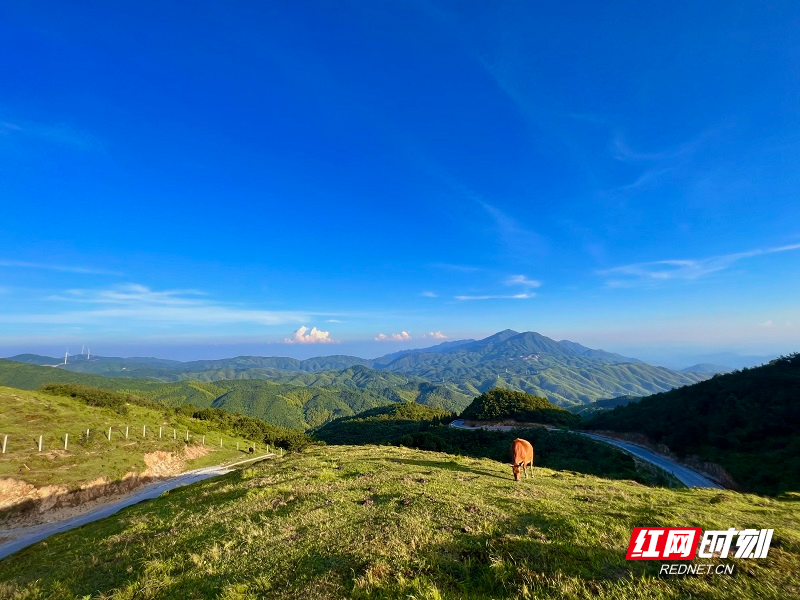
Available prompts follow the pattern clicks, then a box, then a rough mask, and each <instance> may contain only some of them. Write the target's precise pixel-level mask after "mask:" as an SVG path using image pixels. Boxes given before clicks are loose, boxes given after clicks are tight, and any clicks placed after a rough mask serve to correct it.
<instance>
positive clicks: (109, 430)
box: [108, 427, 111, 442]
mask: <svg viewBox="0 0 800 600" xmlns="http://www.w3.org/2000/svg"><path fill="white" fill-rule="evenodd" d="M108 441H109V442H110V441H111V427H109V428H108Z"/></svg>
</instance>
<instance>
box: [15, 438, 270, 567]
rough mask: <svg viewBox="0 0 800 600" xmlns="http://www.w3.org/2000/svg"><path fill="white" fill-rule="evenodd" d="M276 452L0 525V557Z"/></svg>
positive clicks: (204, 468)
mask: <svg viewBox="0 0 800 600" xmlns="http://www.w3.org/2000/svg"><path fill="white" fill-rule="evenodd" d="M273 456H277V455H276V454H273V453H270V454H262V455H261V456H256V457H253V458H248V459H246V460H241V461H238V462H235V463H232V464H229V465H215V466H213V467H203V468H201V469H194V470H192V471H186V472H185V473H181V474H180V475H176V476H175V477H171V478H169V479H166V480H164V481H159V482H157V483H151V484H150V485H145V486H142V487H141V488H139V489H137V490H135V491H133V492H131V493H130V494H128V495H126V496H125V497H124V498H122V499H120V500H117V501H114V502H110V503H108V504H103V505H101V506H98V507H96V508H93V509H92V510H89V511H87V512H85V513H83V514H81V515H77V516H75V517H70V518H69V519H64V520H61V521H56V522H54V523H43V524H41V525H33V526H31V527H20V528H18V529H0V539H5V540H7V541H4V542H0V559H2V558H5V557H6V556H9V555H10V554H14V553H15V552H17V551H19V550H22V549H23V548H26V547H28V546H30V545H31V544H35V543H36V542H39V541H41V540H43V539H45V538H48V537H50V536H51V535H55V534H56V533H62V532H64V531H69V530H70V529H75V528H76V527H80V526H81V525H86V524H87V523H91V522H92V521H97V520H99V519H104V518H106V517H108V516H111V515H113V514H114V513H116V512H119V511H120V510H122V509H123V508H126V507H128V506H132V505H134V504H138V503H139V502H142V501H143V500H150V499H151V498H157V497H158V496H160V495H161V494H163V493H164V492H168V491H169V490H174V489H175V488H178V487H182V486H184V485H189V484H192V483H196V482H198V481H202V480H203V479H209V478H211V477H218V476H220V475H225V474H226V473H230V472H231V471H233V470H234V469H233V467H236V466H239V465H243V464H246V463H252V462H256V461H258V460H262V459H266V458H272V457H273Z"/></svg>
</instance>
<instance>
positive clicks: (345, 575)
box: [0, 446, 800, 600]
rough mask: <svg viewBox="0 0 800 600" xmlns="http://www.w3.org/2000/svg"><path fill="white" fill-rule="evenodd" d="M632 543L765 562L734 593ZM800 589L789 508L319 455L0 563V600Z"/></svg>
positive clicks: (381, 453) (318, 451) (378, 457)
mask: <svg viewBox="0 0 800 600" xmlns="http://www.w3.org/2000/svg"><path fill="white" fill-rule="evenodd" d="M642 525H652V526H698V527H703V528H706V529H727V528H729V527H737V528H745V527H751V528H756V529H761V528H774V530H775V534H774V538H773V540H772V545H771V549H770V552H769V556H768V557H767V558H766V559H763V560H727V561H721V562H726V563H727V562H730V563H733V564H735V573H734V574H733V575H727V576H726V575H712V576H677V575H672V576H668V575H663V576H659V574H658V570H659V565H660V564H661V563H660V562H658V561H625V552H626V548H627V545H628V540H629V538H630V535H631V530H632V528H633V527H634V526H642ZM695 562H700V561H699V559H697V560H696V561H695ZM702 562H703V563H707V562H720V561H719V560H718V559H715V560H713V561H702ZM798 572H800V511H799V510H798V504H797V502H796V501H792V500H791V499H789V498H787V499H780V498H778V499H771V498H764V497H759V496H752V495H743V494H738V493H735V492H728V491H719V490H697V489H691V490H690V489H666V488H653V487H646V486H644V485H641V484H638V483H635V482H631V481H625V480H613V481H612V480H608V479H602V478H599V477H595V476H591V475H583V474H578V473H575V472H569V471H555V470H551V469H548V468H541V467H540V468H537V469H536V471H535V476H534V478H533V479H531V480H524V481H522V482H519V483H515V482H514V481H513V480H512V478H511V471H510V468H509V467H508V466H506V465H504V464H502V463H499V462H496V461H493V460H489V459H478V458H468V457H460V456H454V455H450V454H443V453H438V452H426V451H422V450H415V449H409V448H402V447H389V446H335V447H332V446H328V447H319V446H317V447H311V448H307V449H306V450H304V451H303V452H300V453H292V454H287V455H286V456H285V457H284V458H282V459H278V460H274V461H269V462H265V463H262V464H259V465H256V466H253V467H249V468H246V469H244V470H241V471H237V472H234V473H231V474H229V475H226V476H224V477H221V478H217V479H212V480H207V481H204V482H201V483H198V484H195V485H193V486H189V487H184V488H180V489H177V490H173V491H172V492H169V493H168V494H165V495H164V496H162V497H160V498H158V499H156V500H152V501H148V502H145V503H142V504H139V505H136V506H133V507H130V508H127V509H125V510H124V511H122V512H121V513H119V514H118V515H116V516H114V517H111V518H108V519H105V520H103V521H99V522H96V523H92V524H89V525H86V526H84V527H82V528H80V529H76V530H73V531H70V532H66V533H63V534H60V535H58V536H55V537H52V538H50V539H48V540H46V541H44V542H41V543H39V544H37V545H35V546H32V547H29V548H27V549H25V550H22V551H21V552H19V553H17V554H15V555H12V556H10V557H8V558H6V559H4V560H2V561H0V597H3V598H10V599H19V600H21V599H33V598H48V599H51V598H53V599H56V598H65V599H66V598H69V599H72V598H105V599H115V600H122V599H133V598H219V599H224V600H233V599H243V598H287V599H289V598H291V599H294V598H300V597H312V598H319V599H321V598H417V599H422V598H429V599H441V598H619V599H626V600H627V599H629V598H647V599H658V598H674V599H679V598H680V599H682V598H708V599H723V598H726V599H727V598H759V599H768V598H775V599H785V598H790V597H798V596H800V578H798Z"/></svg>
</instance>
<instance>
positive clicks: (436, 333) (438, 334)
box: [422, 331, 447, 340]
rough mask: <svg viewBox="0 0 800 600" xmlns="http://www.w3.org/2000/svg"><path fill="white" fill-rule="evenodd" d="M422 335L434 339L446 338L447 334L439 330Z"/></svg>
mask: <svg viewBox="0 0 800 600" xmlns="http://www.w3.org/2000/svg"><path fill="white" fill-rule="evenodd" d="M422 337H426V338H433V339H434V340H446V339H447V336H446V335H445V334H444V333H443V332H441V331H430V332H428V333H426V334H425V335H423V336H422Z"/></svg>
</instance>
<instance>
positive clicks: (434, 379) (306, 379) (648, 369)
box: [14, 329, 711, 411]
mask: <svg viewBox="0 0 800 600" xmlns="http://www.w3.org/2000/svg"><path fill="white" fill-rule="evenodd" d="M14 359H18V360H22V361H24V362H35V361H37V360H39V359H38V358H37V357H32V356H30V355H25V356H22V357H14ZM54 360H55V359H51V358H47V357H44V358H41V359H40V364H54V363H53V361H54ZM71 360H73V359H71ZM58 368H59V370H62V369H63V370H71V371H80V372H84V373H93V374H101V375H105V376H111V377H127V378H147V379H157V380H160V381H184V380H196V381H219V380H223V379H265V380H269V381H272V382H275V383H281V384H295V385H312V386H320V387H324V386H330V385H333V386H347V387H356V388H359V389H378V388H381V389H383V388H386V387H387V386H389V387H392V388H397V387H399V386H409V385H410V386H414V385H417V387H419V386H423V385H427V386H438V392H437V393H440V394H441V395H445V394H446V395H448V396H449V397H450V399H449V400H448V402H450V405H449V406H443V407H444V408H448V409H449V410H456V411H459V410H461V409H463V408H464V407H465V406H466V405H467V404H469V401H470V400H471V398H473V397H475V396H477V395H479V394H481V393H483V392H485V391H487V390H489V389H492V388H495V387H501V388H506V389H512V390H517V391H522V392H526V393H529V394H534V395H536V396H543V397H546V398H547V399H548V400H550V401H551V402H553V403H555V404H558V405H560V406H575V407H577V406H580V405H584V404H587V403H590V402H593V401H595V400H598V399H601V398H613V397H617V396H647V395H649V394H653V393H656V392H663V391H666V390H669V389H672V388H674V387H679V386H682V385H688V384H691V383H695V382H697V381H702V380H703V379H707V378H708V377H710V376H711V374H710V373H681V372H678V371H672V370H670V369H666V368H663V367H655V366H653V365H649V364H646V363H643V362H641V361H639V360H636V359H634V358H629V357H626V356H621V355H619V354H615V353H613V352H606V351H604V350H597V349H592V348H587V347H585V346H582V345H580V344H578V343H575V342H570V341H567V340H562V341H560V342H557V341H555V340H552V339H550V338H548V337H546V336H543V335H541V334H538V333H535V332H525V333H519V332H516V331H512V330H510V329H508V330H505V331H501V332H499V333H496V334H494V335H492V336H489V337H487V338H485V339H483V340H478V341H475V340H464V341H460V342H445V343H444V344H439V345H437V346H433V347H431V348H423V349H419V350H406V351H402V352H396V353H393V354H387V355H386V356H383V357H381V358H377V359H373V360H366V359H361V358H356V357H352V356H328V357H319V358H311V359H307V360H302V361H301V360H297V359H293V358H281V357H268V358H264V357H254V356H240V357H237V358H231V359H222V360H211V361H193V362H187V363H175V362H174V361H162V360H159V359H149V358H136V359H124V358H104V357H92V359H91V360H86V357H85V356H83V355H81V356H78V357H75V358H74V362H70V363H69V364H67V365H63V366H59V367H58ZM420 389H421V388H420ZM445 390H446V392H445Z"/></svg>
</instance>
